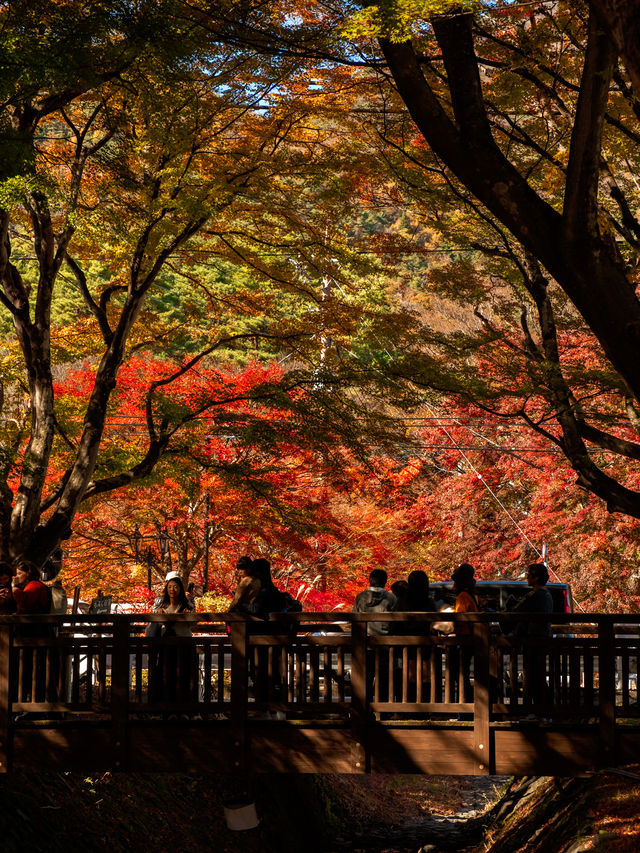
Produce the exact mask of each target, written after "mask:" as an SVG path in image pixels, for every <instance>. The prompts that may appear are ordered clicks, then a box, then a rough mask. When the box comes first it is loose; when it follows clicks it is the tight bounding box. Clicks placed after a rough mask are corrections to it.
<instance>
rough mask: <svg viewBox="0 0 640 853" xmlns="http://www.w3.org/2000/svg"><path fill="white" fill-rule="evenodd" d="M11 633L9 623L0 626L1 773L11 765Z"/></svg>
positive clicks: (6, 770) (5, 771)
mask: <svg viewBox="0 0 640 853" xmlns="http://www.w3.org/2000/svg"><path fill="white" fill-rule="evenodd" d="M11 631H12V625H10V624H9V623H8V622H5V623H4V624H2V625H0V773H7V772H8V771H9V769H10V763H11V747H12V743H11Z"/></svg>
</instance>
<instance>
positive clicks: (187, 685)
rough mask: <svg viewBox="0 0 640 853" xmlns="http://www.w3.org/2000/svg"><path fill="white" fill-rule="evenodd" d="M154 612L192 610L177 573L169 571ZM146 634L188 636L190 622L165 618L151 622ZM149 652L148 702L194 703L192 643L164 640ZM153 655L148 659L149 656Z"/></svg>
mask: <svg viewBox="0 0 640 853" xmlns="http://www.w3.org/2000/svg"><path fill="white" fill-rule="evenodd" d="M153 612H154V613H164V614H165V615H167V616H168V615H172V614H175V615H178V614H181V613H182V614H184V613H192V612H193V609H192V607H191V605H190V603H189V601H188V599H187V596H186V593H185V590H184V584H183V583H182V578H181V577H180V574H179V573H178V572H169V574H168V575H167V576H166V578H165V585H164V590H163V593H162V595H161V596H159V597H158V598H157V599H156V602H155V604H154V607H153ZM145 636H147V637H163V638H165V639H168V638H172V637H184V638H187V637H189V638H190V637H191V636H192V628H191V622H183V621H175V622H174V621H167V622H164V623H163V622H150V623H149V625H148V626H147V630H146V632H145ZM152 651H153V652H154V653H155V654H153V655H150V665H149V668H150V670H151V673H150V674H151V678H152V684H151V685H150V686H149V694H150V699H151V701H156V702H157V701H161V700H163V701H165V702H167V701H168V702H179V703H183V702H187V703H190V702H193V701H195V697H196V687H197V673H198V656H197V652H196V648H195V646H194V645H193V644H192V643H188V644H187V643H180V644H179V645H178V643H171V642H169V643H167V644H166V645H163V646H162V647H160V648H156V649H153V650H152ZM152 657H153V658H155V660H154V662H153V663H152V662H151V658H152Z"/></svg>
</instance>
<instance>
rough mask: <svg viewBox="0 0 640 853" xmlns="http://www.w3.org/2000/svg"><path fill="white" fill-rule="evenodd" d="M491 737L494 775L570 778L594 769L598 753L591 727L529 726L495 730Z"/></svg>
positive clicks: (596, 735)
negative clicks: (552, 727)
mask: <svg viewBox="0 0 640 853" xmlns="http://www.w3.org/2000/svg"><path fill="white" fill-rule="evenodd" d="M492 736H493V738H494V743H493V750H494V754H495V773H496V774H498V775H509V776H511V775H514V776H554V775H555V776H572V775H577V774H580V773H584V772H586V771H588V770H593V769H594V758H595V756H596V755H597V750H598V732H597V729H596V728H595V727H592V728H591V729H590V730H589V729H587V728H586V727H585V728H584V730H583V731H579V730H578V728H577V727H571V728H567V729H565V730H563V731H562V732H559V731H552V730H547V729H542V728H540V727H539V726H538V725H537V724H536V723H532V724H531V725H525V724H522V725H521V726H520V728H519V729H517V730H516V729H511V730H509V729H501V728H496V729H494V730H493V732H492Z"/></svg>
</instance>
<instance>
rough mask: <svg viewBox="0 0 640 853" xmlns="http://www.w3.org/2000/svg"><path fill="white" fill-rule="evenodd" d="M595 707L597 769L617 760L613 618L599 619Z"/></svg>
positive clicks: (611, 764)
mask: <svg viewBox="0 0 640 853" xmlns="http://www.w3.org/2000/svg"><path fill="white" fill-rule="evenodd" d="M598 707H599V709H600V721H599V735H600V766H602V767H611V766H615V761H616V661H615V635H614V630H613V617H611V616H609V617H606V616H605V617H602V616H600V617H599V618H598Z"/></svg>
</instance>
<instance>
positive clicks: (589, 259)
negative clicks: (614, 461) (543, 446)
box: [217, 0, 640, 517]
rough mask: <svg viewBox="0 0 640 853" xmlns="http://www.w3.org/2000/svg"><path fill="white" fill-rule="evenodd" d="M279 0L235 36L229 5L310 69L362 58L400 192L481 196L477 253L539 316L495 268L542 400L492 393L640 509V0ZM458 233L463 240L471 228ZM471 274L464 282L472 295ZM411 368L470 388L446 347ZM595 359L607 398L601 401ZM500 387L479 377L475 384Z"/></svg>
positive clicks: (224, 26)
mask: <svg viewBox="0 0 640 853" xmlns="http://www.w3.org/2000/svg"><path fill="white" fill-rule="evenodd" d="M279 9H281V7H280V5H279V4H278V3H275V2H274V3H272V4H267V6H266V7H265V5H264V4H256V5H255V6H253V5H249V6H247V7H246V8H245V10H244V14H243V16H242V19H241V29H240V30H239V29H238V27H237V26H236V28H235V30H234V33H233V35H232V34H231V29H230V23H229V21H226V22H225V21H223V22H222V23H221V22H220V21H218V25H217V34H218V37H220V38H228V39H231V40H235V43H239V42H242V43H246V44H251V45H252V46H253V47H254V48H255V49H258V50H261V51H263V52H265V53H266V54H270V55H278V56H280V57H296V58H297V59H298V61H299V62H300V63H301V65H303V66H304V67H306V68H309V67H312V66H313V63H316V66H315V67H324V66H325V65H326V64H329V63H333V64H335V65H336V66H339V67H343V68H350V69H352V70H353V71H354V76H353V81H354V85H356V86H358V87H360V92H361V101H360V102H359V107H360V109H361V111H362V113H361V114H362V117H363V118H362V135H361V138H362V137H365V136H367V135H369V136H370V137H371V138H372V139H373V140H374V141H375V142H376V143H379V142H380V141H381V140H382V141H384V143H385V146H382V145H377V146H376V147H377V150H378V151H379V154H380V162H382V163H386V164H391V165H392V166H393V172H392V176H393V178H394V180H396V181H397V182H398V184H397V186H398V187H399V191H400V195H401V196H402V197H403V198H404V199H406V198H407V197H409V196H411V197H412V201H413V203H414V204H415V205H416V208H419V209H421V210H422V212H423V216H424V217H425V218H427V219H428V218H429V217H430V215H431V214H432V213H434V214H435V215H434V218H436V219H437V211H438V209H439V206H441V205H442V198H443V196H444V195H447V198H448V201H447V202H446V205H448V207H449V210H451V208H452V207H454V206H455V205H457V207H458V209H459V210H463V211H467V212H468V216H467V222H468V223H469V227H468V228H467V233H466V235H465V238H464V241H463V244H464V245H466V247H469V248H470V249H472V254H471V255H467V261H468V262H469V263H470V264H476V263H478V264H479V265H482V264H485V266H486V267H487V268H488V267H489V266H490V265H491V263H495V262H496V261H499V260H502V261H503V263H502V267H501V269H500V271H499V276H500V278H501V279H502V280H503V281H504V282H505V291H506V290H508V289H511V290H512V291H517V292H518V298H517V299H518V301H519V303H520V305H519V315H520V317H521V318H522V319H521V320H519V319H518V318H517V317H516V315H515V314H513V315H512V320H511V321H510V326H511V328H509V331H508V332H507V330H506V329H504V328H496V327H494V326H493V325H492V320H493V319H494V318H493V316H489V315H488V313H487V303H488V301H489V300H488V299H487V298H486V294H487V292H488V290H489V289H490V287H489V284H488V283H489V282H490V281H491V279H490V278H486V279H485V280H484V285H481V289H484V291H485V301H484V305H481V306H480V312H479V313H480V316H481V318H483V320H482V322H484V321H485V320H486V321H487V322H486V323H485V330H486V331H487V334H489V335H493V336H494V337H495V338H497V337H499V336H501V337H502V340H503V344H504V346H505V347H507V348H508V347H513V346H514V344H516V345H517V348H518V350H519V352H520V355H521V357H522V359H521V361H522V364H523V365H524V372H525V373H527V372H528V373H529V374H535V378H534V379H533V382H532V391H531V393H532V394H533V396H534V397H536V398H537V401H538V402H537V405H534V406H533V407H532V408H531V409H530V410H529V409H528V408H527V405H520V406H513V407H512V408H511V409H508V408H501V407H496V406H495V401H496V398H495V395H490V399H489V400H485V402H488V403H489V405H490V406H492V407H494V408H495V409H496V411H498V412H499V414H500V415H504V416H514V417H522V418H524V419H525V420H527V419H528V422H529V424H530V426H531V427H532V428H533V429H538V430H542V431H544V432H545V434H546V436H547V438H548V440H549V441H551V442H553V443H555V444H556V445H557V446H558V447H559V448H560V449H561V450H562V452H563V453H564V454H565V455H566V456H567V458H568V459H569V461H570V463H571V465H572V467H573V469H574V470H575V471H576V473H577V478H578V479H577V482H578V484H579V485H580V486H581V487H583V488H586V489H588V490H589V491H591V492H593V493H594V494H596V495H597V496H598V497H600V498H601V499H602V500H604V501H605V503H606V506H607V507H608V509H609V510H610V511H613V512H622V513H625V514H628V515H630V516H632V517H639V516H640V498H639V496H638V493H637V490H636V489H635V488H634V487H633V486H632V485H631V483H630V482H629V481H627V479H626V478H625V473H624V469H625V466H624V465H623V468H622V473H620V471H619V470H618V471H616V470H614V468H613V467H611V466H610V465H609V463H608V462H607V461H606V460H603V456H602V454H603V453H604V454H606V459H610V458H611V457H612V455H613V456H617V457H618V458H619V459H621V460H623V461H624V462H625V463H626V465H627V466H628V465H630V464H633V463H635V462H637V461H638V459H639V454H640V449H639V448H640V445H639V444H638V441H637V416H636V412H637V403H638V395H639V394H640V373H639V372H638V371H639V368H638V364H639V362H638V359H637V350H638V329H639V328H640V305H639V304H638V299H637V296H636V292H635V291H636V272H637V264H636V259H637V246H638V235H639V234H640V227H639V225H638V220H637V217H636V215H635V209H636V207H637V202H636V198H637V188H636V186H635V183H634V173H635V172H636V171H637V155H638V151H637V146H638V131H637V120H638V114H637V103H638V102H637V97H638V94H637V85H638V53H637V49H636V48H635V47H634V39H633V33H634V32H636V31H637V20H638V17H639V16H638V5H637V3H636V2H630V3H618V2H614V1H613V0H612V1H611V2H607V0H594V2H593V3H592V4H591V5H589V4H588V3H579V2H569V3H563V2H560V3H554V4H546V3H541V4H539V5H536V4H534V5H533V6H529V5H526V6H522V5H520V4H511V3H491V4H488V3H482V2H477V3H473V2H472V3H469V4H455V3H452V4H447V3H445V4H443V3H433V2H430V1H429V0H424V2H418V3H404V2H386V0H382V2H379V3H372V2H363V3H353V4H344V5H342V6H340V7H337V6H336V5H335V4H330V3H324V2H317V3H312V4H307V6H306V7H305V11H304V14H302V13H301V14H300V15H299V16H293V17H288V18H287V17H283V16H280V17H278V14H277V12H278V10H279ZM236 23H237V22H236ZM376 81H377V86H378V89H377V92H376V91H375V82H376ZM365 147H366V146H365ZM363 150H364V148H363ZM399 154H403V155H404V156H405V158H406V160H405V164H404V166H402V167H399V166H398V157H397V155H399ZM394 161H395V163H394ZM367 162H369V161H367ZM419 173H421V175H420V174H419ZM363 183H366V178H363ZM407 189H408V192H406V190H407ZM438 196H440V198H438ZM395 203H396V204H399V203H401V202H400V201H399V198H398V197H397V196H396V199H395ZM434 206H435V210H434ZM439 224H440V225H441V226H442V224H443V222H442V219H440V220H439ZM458 224H459V223H458ZM454 226H455V223H454ZM472 229H473V231H472ZM475 233H477V236H478V239H477V240H475V241H474V240H473V235H474V234H475ZM444 239H445V241H447V240H448V238H447V236H446V235H445V238H444ZM451 240H452V241H453V242H451V243H449V245H453V246H454V247H455V227H454V230H453V231H452V232H451ZM474 242H475V245H472V244H473V243H474ZM452 251H453V253H455V248H453V250H452ZM474 253H475V255H474ZM468 269H469V267H468V266H467V271H468ZM461 279H462V275H460V276H458V278H457V280H458V281H459V280H461ZM478 280H479V279H476V281H478ZM453 289H454V287H452V288H451V290H453ZM471 289H472V288H469V289H468V290H467V292H465V293H464V294H460V298H461V299H469V300H471V299H473V302H471V301H468V302H467V304H468V305H469V307H470V308H473V307H475V303H476V302H477V299H474V297H473V296H471V297H470V296H469V294H468V291H469V290H471ZM476 296H477V291H476ZM480 298H482V297H480ZM493 301H494V303H498V302H500V294H496V295H495V298H494V300H493ZM515 301H516V300H515V299H514V300H513V302H515ZM523 309H524V310H523ZM497 310H498V311H499V310H500V308H499V307H498V309H497ZM514 320H515V321H516V323H517V326H516V328H515V329H514V328H513V321H514ZM567 326H571V327H573V328H575V329H576V330H577V331H579V332H580V334H581V336H582V338H583V340H584V342H585V346H586V347H587V351H588V352H589V353H593V354H594V358H595V360H596V361H595V365H596V367H597V370H596V371H594V373H593V375H592V376H591V377H586V378H584V377H582V378H581V377H580V376H579V372H578V371H576V369H575V365H574V364H572V362H571V357H569V358H568V359H567V358H565V349H564V341H563V332H564V331H565V328H566V327H567ZM427 334H428V332H427ZM465 347H466V350H467V352H469V347H470V345H469V344H463V345H462V346H461V348H460V350H462V349H464V348H465ZM430 349H431V351H433V350H432V347H430ZM399 373H401V374H402V375H403V376H404V378H406V379H407V380H409V381H410V382H411V381H413V380H414V379H417V380H418V382H419V383H420V384H421V385H422V387H425V388H426V387H432V388H436V389H437V388H443V387H446V388H449V389H450V390H459V391H460V392H461V393H463V392H464V391H465V388H464V387H463V383H459V387H458V389H455V388H454V382H453V379H452V377H451V376H447V375H446V371H445V372H444V374H443V375H440V376H439V375H438V370H437V366H436V365H434V364H433V362H428V361H427V362H425V365H424V367H423V368H421V367H420V366H419V365H418V363H417V360H416V359H412V360H411V362H410V363H409V362H408V363H407V365H406V367H405V370H404V372H403V371H399ZM596 373H598V374H599V377H600V379H601V381H602V383H603V389H604V394H603V396H602V406H600V405H598V404H596V403H594V404H593V405H587V402H588V401H592V400H593V385H594V383H593V381H592V380H594V381H596V378H595V374H596ZM467 390H468V389H467ZM506 390H509V389H506ZM484 394H485V391H484V390H483V389H482V387H481V386H480V385H476V387H475V388H473V389H472V393H471V394H470V395H469V396H470V397H471V398H474V397H475V399H476V400H477V401H481V400H482V398H483V395H484ZM525 397H526V395H525ZM549 412H552V416H551V420H549Z"/></svg>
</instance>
